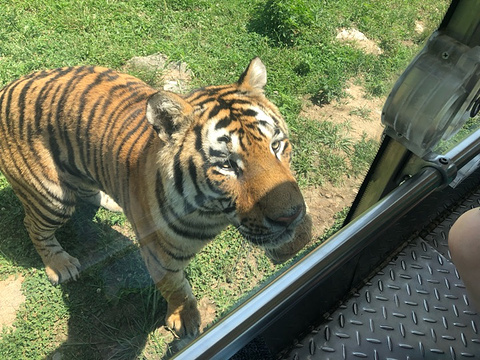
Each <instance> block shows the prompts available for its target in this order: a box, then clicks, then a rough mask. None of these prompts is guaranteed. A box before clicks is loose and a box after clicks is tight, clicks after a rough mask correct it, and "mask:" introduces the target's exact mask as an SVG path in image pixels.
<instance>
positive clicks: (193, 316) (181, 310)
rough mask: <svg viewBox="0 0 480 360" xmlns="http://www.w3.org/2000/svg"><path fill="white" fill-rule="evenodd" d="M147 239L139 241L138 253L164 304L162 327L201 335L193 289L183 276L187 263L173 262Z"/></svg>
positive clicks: (157, 244)
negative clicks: (139, 248) (139, 251)
mask: <svg viewBox="0 0 480 360" xmlns="http://www.w3.org/2000/svg"><path fill="white" fill-rule="evenodd" d="M158 241H160V240H159V239H156V238H155V237H154V236H149V238H148V239H145V238H144V239H142V241H141V242H140V243H141V253H142V256H143V259H144V261H145V264H146V266H147V269H148V272H149V273H150V276H151V277H152V279H153V281H154V283H155V285H156V287H157V289H158V290H159V291H160V293H161V294H162V296H163V297H164V298H165V300H166V301H167V306H168V307H167V315H166V317H165V324H166V326H167V327H169V328H170V329H172V330H174V331H175V333H176V334H177V335H178V336H180V337H183V336H197V335H198V334H199V332H200V323H201V318H200V312H199V311H198V308H197V300H196V299H195V297H194V295H193V293H192V288H191V287H190V284H189V282H188V280H187V278H186V277H185V273H184V270H183V269H184V268H185V267H186V266H187V264H188V261H173V260H172V259H171V258H170V257H169V256H168V254H165V252H164V251H163V249H162V246H161V245H160V244H159V243H158Z"/></svg>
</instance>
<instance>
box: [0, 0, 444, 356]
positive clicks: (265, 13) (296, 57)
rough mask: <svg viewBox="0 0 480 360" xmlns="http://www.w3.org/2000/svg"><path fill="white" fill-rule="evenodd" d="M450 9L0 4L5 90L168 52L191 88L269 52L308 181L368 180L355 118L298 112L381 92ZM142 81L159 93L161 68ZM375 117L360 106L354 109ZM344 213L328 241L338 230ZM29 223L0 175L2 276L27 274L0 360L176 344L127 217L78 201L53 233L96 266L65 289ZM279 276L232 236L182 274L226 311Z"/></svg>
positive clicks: (430, 4) (306, 2) (99, 0)
mask: <svg viewBox="0 0 480 360" xmlns="http://www.w3.org/2000/svg"><path fill="white" fill-rule="evenodd" d="M447 3H448V2H447V1H446V0H444V1H440V2H439V1H434V0H410V1H408V2H406V1H404V0H392V1H376V2H368V1H360V0H338V1H331V0H323V1H313V0H292V1H286V0H267V1H260V0H247V1H240V0H232V1H212V0H195V1H194V0H163V1H157V0H155V1H153V0H141V1H140V0H131V1H119V0H79V1H75V2H72V1H66V0H55V1H54V0H42V1H38V0H17V1H14V2H12V1H6V0H0V9H1V11H0V24H1V25H2V26H0V86H3V85H5V84H7V83H8V82H10V81H12V80H13V79H15V78H17V77H19V76H21V75H24V74H26V73H29V72H31V71H34V70H39V69H45V68H53V67H59V66H67V65H79V64H97V65H103V66H108V67H112V68H116V69H122V68H123V66H124V65H125V63H126V62H127V60H129V59H130V58H132V57H133V56H144V55H150V54H154V53H157V52H161V53H164V54H166V55H167V56H168V57H169V59H171V60H172V61H179V60H181V61H185V62H186V63H187V64H188V65H189V67H190V68H191V69H192V71H193V74H194V78H193V80H192V83H191V86H192V87H197V86H202V85H206V84H220V83H225V82H232V81H235V80H236V79H237V78H238V76H239V74H240V73H241V72H242V71H243V70H244V68H245V66H246V65H247V64H248V62H249V60H250V59H251V58H253V57H255V56H260V57H261V59H262V60H263V61H264V63H265V64H266V66H267V72H268V83H267V86H266V93H267V96H268V97H269V98H270V99H271V100H272V101H273V102H274V103H276V104H277V106H278V107H279V108H280V110H281V112H282V113H283V115H284V117H285V118H286V120H287V122H288V123H289V126H290V129H291V135H292V141H293V145H294V160H293V168H294V169H295V171H296V173H297V176H298V179H299V182H300V184H301V186H321V185H322V184H325V183H327V182H330V183H333V184H339V183H341V182H342V180H343V179H344V178H345V176H348V177H361V176H362V174H364V173H365V171H366V169H367V168H368V166H369V163H370V162H371V160H372V158H373V156H374V154H375V152H376V148H377V146H378V143H377V142H376V141H374V140H372V139H369V138H367V137H363V138H362V139H360V140H353V137H352V136H351V135H350V133H349V131H350V129H349V125H348V123H345V124H335V123H331V122H327V121H325V122H316V121H313V120H311V119H306V118H303V117H300V116H299V113H300V109H301V107H302V103H303V102H304V101H305V99H308V100H309V101H313V102H315V103H316V104H318V105H323V104H326V103H329V102H331V101H333V100H335V99H339V98H341V97H342V96H344V94H345V84H346V82H347V81H348V80H350V79H353V78H354V79H357V81H360V82H361V84H362V85H363V86H364V87H365V88H366V89H367V91H368V94H369V96H383V95H386V94H387V93H388V91H389V89H390V88H391V85H392V83H393V81H394V80H395V79H396V77H397V76H398V75H399V74H400V73H401V71H402V70H403V69H404V68H405V67H406V65H407V64H408V62H409V61H410V60H411V58H412V57H413V55H414V54H415V53H416V52H417V51H418V50H419V47H420V46H421V45H422V44H423V42H424V41H425V39H426V38H427V37H428V36H429V34H430V33H431V32H432V30H433V29H434V28H435V27H436V26H437V25H438V23H439V21H440V20H441V18H442V16H443V14H444V12H445V10H446V7H447ZM415 21H421V22H422V24H423V25H424V27H425V31H424V32H423V33H421V34H418V33H416V32H415ZM342 27H344V28H351V27H352V28H356V29H358V30H360V31H362V32H363V33H364V34H365V35H366V36H367V37H368V38H370V39H372V40H374V41H376V43H377V44H378V45H379V46H380V48H381V49H382V54H381V55H371V54H366V53H364V52H362V51H361V50H359V49H356V48H354V47H352V46H350V45H348V44H343V43H340V42H338V41H337V40H336V39H335V36H336V33H337V29H339V28H342ZM135 75H136V76H139V77H141V78H143V79H144V80H145V81H150V82H152V83H154V85H157V84H156V83H155V81H156V79H157V74H156V72H155V71H153V72H142V71H139V72H137V73H135ZM369 114H370V112H369V109H364V108H359V109H356V110H355V111H354V113H352V114H351V115H355V116H360V117H367V116H369ZM344 214H345V211H344V212H342V213H341V214H339V217H338V219H337V222H336V225H335V226H333V227H332V228H331V229H329V230H328V231H327V232H326V234H325V235H324V236H323V238H326V237H327V236H329V235H331V234H332V233H333V231H335V230H336V229H338V227H339V224H341V218H342V216H344ZM22 217H23V212H22V210H21V207H20V204H19V202H18V200H17V199H16V197H15V196H14V194H13V192H12V191H11V188H10V187H9V185H8V184H7V183H6V181H5V179H4V178H3V177H2V176H0V234H1V235H0V279H5V278H7V277H8V276H10V275H16V274H22V275H23V276H24V277H25V281H24V282H23V285H22V291H23V293H24V294H25V296H26V302H25V303H24V304H23V305H22V307H21V309H20V310H19V311H18V313H17V320H16V322H15V328H14V329H8V328H4V329H3V330H1V332H0V358H2V359H3V358H5V359H44V358H51V357H53V356H54V355H56V356H58V355H59V354H62V355H63V358H64V359H75V358H78V359H102V358H112V357H114V358H119V359H132V358H139V359H158V358H160V357H161V356H162V354H164V353H166V352H168V350H169V349H170V348H171V347H174V346H175V343H174V342H173V337H172V336H171V335H169V334H168V333H165V332H163V331H160V330H159V327H160V328H161V324H162V321H163V314H164V313H165V306H166V305H165V302H164V300H163V299H162V298H161V297H160V296H159V294H158V293H157V292H156V290H155V289H154V286H153V285H152V283H151V280H150V279H149V276H148V274H147V273H146V270H145V266H144V265H143V262H142V261H141V259H140V256H139V254H138V251H137V250H136V244H135V241H131V238H132V232H131V228H130V225H129V224H128V222H127V221H126V220H125V218H124V217H123V216H122V215H118V214H113V213H110V212H108V211H103V210H100V211H98V212H97V211H96V209H92V208H90V207H88V206H86V205H85V206H83V205H82V206H81V207H80V210H79V211H78V212H77V213H76V214H75V216H74V218H73V219H72V221H70V222H69V223H68V224H66V226H64V227H63V228H62V229H61V230H60V231H59V233H58V238H59V239H60V241H61V242H62V244H63V245H64V246H65V247H66V248H67V250H68V251H69V252H71V253H72V254H73V255H74V256H77V257H79V258H80V259H81V260H82V263H83V264H86V265H88V266H87V267H88V269H87V270H86V271H85V272H84V273H83V274H82V276H81V278H80V279H79V280H78V281H77V282H74V283H71V284H66V285H61V286H59V287H53V286H51V285H50V284H49V283H48V281H47V280H46V276H45V274H44V270H43V265H42V263H41V261H40V259H39V257H38V255H37V254H36V253H35V250H34V249H33V246H32V245H31V243H30V240H29V239H28V236H27V233H26V231H25V229H24V228H23V223H22ZM323 238H322V239H323ZM322 239H319V240H318V241H321V240H322ZM312 246H314V245H312ZM310 248H311V247H310ZM306 251H308V250H306ZM281 269H282V267H281V266H274V265H272V264H271V263H270V262H269V261H268V260H267V259H266V257H265V256H264V255H263V253H261V252H260V251H259V250H258V249H256V248H254V247H252V246H250V245H248V244H246V243H245V241H244V240H242V239H241V238H240V237H239V235H238V233H236V232H235V231H234V230H233V229H228V230H227V231H225V232H224V233H223V234H222V235H221V236H219V238H218V239H216V240H215V241H214V242H212V243H211V244H210V245H208V246H207V247H206V249H205V250H204V251H202V253H200V254H199V255H198V256H197V257H196V258H195V259H194V260H193V261H192V263H191V264H190V266H189V267H188V269H187V274H188V276H189V278H190V279H191V283H192V288H193V290H194V292H195V294H196V296H197V298H202V297H207V298H209V299H211V300H212V301H214V303H215V304H216V309H217V314H219V316H220V315H221V314H224V313H225V312H227V311H228V310H229V309H231V308H232V306H234V304H235V303H238V301H241V300H242V299H244V298H245V296H246V295H245V294H248V293H249V292H250V291H252V290H253V289H255V287H256V286H257V285H258V284H259V283H262V282H263V283H265V282H266V281H268V280H265V279H268V278H269V277H271V276H275V274H278V272H279V271H281Z"/></svg>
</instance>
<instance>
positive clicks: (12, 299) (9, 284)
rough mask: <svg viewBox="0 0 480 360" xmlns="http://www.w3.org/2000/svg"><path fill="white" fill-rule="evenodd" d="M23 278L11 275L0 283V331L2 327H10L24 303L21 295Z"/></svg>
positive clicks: (23, 297)
mask: <svg viewBox="0 0 480 360" xmlns="http://www.w3.org/2000/svg"><path fill="white" fill-rule="evenodd" d="M22 282H23V276H21V275H18V276H15V275H12V276H10V277H9V278H7V279H6V280H3V281H0V329H1V328H2V327H3V326H8V327H12V326H13V322H14V321H15V317H16V313H17V310H18V309H19V308H20V305H22V304H23V303H24V302H25V296H24V295H23V294H22V291H21V288H22Z"/></svg>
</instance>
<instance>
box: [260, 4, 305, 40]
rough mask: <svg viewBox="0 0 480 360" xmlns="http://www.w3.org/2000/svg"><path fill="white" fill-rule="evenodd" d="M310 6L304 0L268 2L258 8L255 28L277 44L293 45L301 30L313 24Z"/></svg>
mask: <svg viewBox="0 0 480 360" xmlns="http://www.w3.org/2000/svg"><path fill="white" fill-rule="evenodd" d="M310 6H311V4H309V3H307V2H306V1H304V0H268V1H267V2H266V3H265V4H264V5H263V7H262V6H259V7H258V8H257V10H258V15H257V17H256V18H255V19H254V21H253V28H254V29H255V30H256V31H257V32H259V33H260V34H263V35H266V36H268V37H269V38H271V39H272V40H273V41H274V42H275V43H277V44H283V45H293V43H294V41H295V38H296V37H297V36H298V35H299V33H300V31H301V29H302V28H304V27H307V26H310V25H312V24H313V21H314V18H315V17H314V13H313V11H312V8H311V7H310Z"/></svg>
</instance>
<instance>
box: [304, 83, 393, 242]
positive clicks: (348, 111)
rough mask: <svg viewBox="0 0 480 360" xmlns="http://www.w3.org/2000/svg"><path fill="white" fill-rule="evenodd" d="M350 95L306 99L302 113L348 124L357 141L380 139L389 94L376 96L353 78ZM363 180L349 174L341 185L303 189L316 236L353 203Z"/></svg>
mask: <svg viewBox="0 0 480 360" xmlns="http://www.w3.org/2000/svg"><path fill="white" fill-rule="evenodd" d="M345 92H346V94H347V96H346V97H345V98H343V99H341V100H338V101H333V102H331V103H330V104H327V105H324V106H319V105H315V104H313V103H312V102H311V101H309V100H305V101H304V104H303V106H302V111H301V113H300V116H301V117H304V118H307V119H313V120H317V121H330V122H332V123H335V124H345V128H346V129H349V134H348V135H349V136H350V137H351V139H352V140H353V141H355V142H357V141H359V140H360V139H361V138H362V137H363V136H365V137H366V138H367V139H375V140H377V141H380V139H381V136H382V133H383V125H382V123H381V113H382V108H383V104H384V102H385V98H373V97H370V96H368V95H367V94H366V92H365V89H364V88H363V87H362V86H360V85H356V84H355V83H354V82H353V80H351V81H349V82H348V84H347V89H346V90H345ZM362 181H363V178H362V177H358V178H345V179H344V180H343V184H342V185H341V186H334V185H332V184H330V183H326V184H325V185H323V186H321V187H320V186H319V187H310V188H307V189H304V190H303V194H304V197H305V201H306V203H307V204H308V207H309V209H310V213H311V214H312V218H313V224H314V225H315V228H314V236H321V235H322V234H323V233H324V231H325V230H326V229H328V228H329V227H331V226H332V225H333V223H334V222H335V219H334V215H335V214H336V213H338V212H339V211H341V210H342V209H344V208H345V207H348V206H350V205H351V204H352V202H353V200H354V199H355V196H356V194H357V192H358V189H359V188H360V185H361V183H362Z"/></svg>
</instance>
